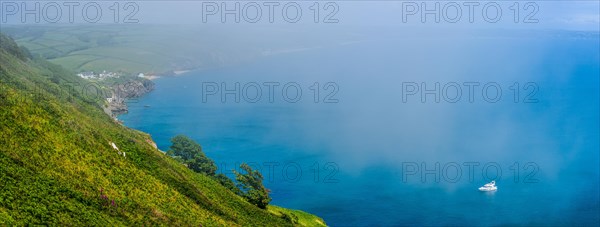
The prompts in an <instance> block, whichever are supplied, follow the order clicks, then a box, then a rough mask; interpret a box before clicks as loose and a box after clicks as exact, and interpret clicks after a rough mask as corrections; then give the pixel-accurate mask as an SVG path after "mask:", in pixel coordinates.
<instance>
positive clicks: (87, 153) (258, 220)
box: [0, 48, 320, 226]
mask: <svg viewBox="0 0 600 227" xmlns="http://www.w3.org/2000/svg"><path fill="white" fill-rule="evenodd" d="M0 62H1V63H2V64H0V82H1V83H0V130H1V133H0V182H2V184H0V225H7V224H8V225H13V224H24V223H53V224H71V225H140V224H167V225H184V226H190V225H195V226H198V225H199V224H202V225H204V226H215V225H221V226H223V225H227V226H236V225H269V226H285V225H290V223H289V222H286V221H285V220H283V219H282V218H280V217H278V215H274V214H273V213H270V212H269V211H265V210H261V209H258V208H256V207H254V206H253V205H251V204H249V203H247V202H246V201H244V200H243V199H242V198H241V197H239V196H237V195H234V194H233V193H231V192H230V191H228V190H227V189H225V188H224V187H222V186H221V185H219V184H218V183H216V182H215V181H213V180H212V179H209V178H208V177H205V176H204V175H201V174H196V173H193V172H191V171H190V170H188V169H187V168H185V167H184V166H182V165H181V164H178V163H177V162H176V161H175V160H173V159H171V158H168V157H166V156H165V155H164V154H163V153H161V152H159V151H157V150H156V149H154V148H153V147H152V146H151V145H149V144H148V142H147V140H149V139H150V138H149V136H148V135H146V134H144V133H141V132H138V131H135V130H132V129H128V128H126V127H124V126H121V125H119V124H117V123H115V122H113V121H112V120H111V119H110V118H109V117H108V116H106V115H105V114H104V113H103V112H102V110H101V109H99V108H98V107H97V104H96V101H95V100H93V99H90V100H86V99H87V98H84V97H83V96H82V95H81V94H80V92H77V91H73V90H69V89H65V87H68V86H69V85H72V84H73V83H79V84H83V83H84V81H82V80H80V79H79V78H77V77H76V76H73V75H72V74H65V75H61V77H60V79H56V78H55V77H52V76H53V75H55V74H60V73H64V71H61V69H60V68H57V67H56V66H51V67H49V65H48V64H45V63H33V62H32V61H28V62H24V61H22V60H20V59H18V58H16V57H15V56H14V55H13V54H10V53H8V52H7V51H6V50H5V49H2V48H0ZM49 69H50V70H49ZM52 78H54V79H52ZM75 87H78V86H75ZM109 142H114V143H115V144H116V145H117V146H118V147H119V148H120V150H121V151H125V152H126V157H123V156H121V155H119V154H118V153H117V151H115V150H113V149H112V148H111V147H110V145H109ZM101 190H102V192H101ZM101 193H102V194H104V195H106V196H107V197H108V201H112V200H114V201H115V206H113V205H111V203H110V202H108V201H106V200H103V199H102V198H101ZM286 211H288V212H293V211H290V210H286ZM298 213H299V214H298V215H297V216H302V213H300V212H298ZM308 217H309V218H308V219H307V220H311V219H312V220H320V219H319V218H317V217H314V216H308ZM306 223H308V224H307V225H318V224H319V223H318V222H312V223H311V222H306Z"/></svg>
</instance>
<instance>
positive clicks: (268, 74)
mask: <svg viewBox="0 0 600 227" xmlns="http://www.w3.org/2000/svg"><path fill="white" fill-rule="evenodd" d="M599 43H600V39H599V38H598V33H593V34H580V33H573V34H572V33H568V32H560V33H554V32H545V33H540V34H536V35H527V36H523V35H515V36H507V35H503V36H495V35H481V36H477V35H474V36H468V37H467V36H466V37H454V38H443V39H442V38H435V37H430V38H408V37H407V38H402V37H401V36H394V37H390V38H381V37H378V38H377V37H371V38H367V39H365V40H364V41H361V42H354V43H340V44H339V45H329V46H320V47H315V48H304V49H295V50H293V51H283V52H281V53H279V54H275V55H268V56H264V57H260V58H257V59H255V60H252V61H248V62H244V63H240V64H234V65H232V66H227V67H220V68H212V69H203V70H196V71H192V72H188V73H185V74H182V75H180V76H177V77H168V78H160V79H158V80H156V81H155V82H156V90H155V91H153V92H151V93H150V94H148V95H146V96H144V97H142V98H139V99H137V100H132V101H130V103H129V113H128V114H126V115H122V116H120V117H119V118H120V119H121V120H123V121H124V122H125V125H127V126H129V127H132V128H135V129H139V130H141V131H144V132H147V133H149V134H151V135H152V137H153V138H154V140H155V141H156V142H157V144H158V146H159V148H160V149H161V150H165V151H166V150H168V149H169V146H170V141H169V139H170V138H171V137H173V136H175V135H177V134H185V135H188V136H190V137H191V138H193V139H195V140H196V141H198V142H199V143H200V144H201V145H202V147H203V149H204V151H205V153H206V154H207V155H208V156H209V157H211V158H213V159H214V160H216V162H217V163H218V164H219V168H220V170H221V171H224V172H226V173H228V174H229V175H230V176H231V172H230V171H229V170H231V169H233V168H235V166H238V165H239V164H240V163H241V162H249V163H251V164H252V165H253V166H255V167H257V168H260V170H261V172H262V173H263V175H264V176H265V185H266V186H267V187H268V188H269V189H271V191H272V194H271V195H272V197H273V201H272V203H273V204H277V205H281V206H284V207H289V208H294V209H300V210H304V211H307V212H310V213H314V214H316V215H318V216H320V217H323V218H324V219H325V221H326V222H327V223H328V224H329V225H332V226H365V225H369V226H393V225H428V226H430V225H435V226H439V225H453V226H459V225H460V226H463V225H468V226H473V225H478V226H479V225H484V226H490V225H526V226H531V225H545V226H547V225H552V226H554V225H564V226H574V225H575V226H579V225H585V226H598V225H600V185H599V177H600V173H599V168H600V167H599V166H600V156H599V153H600V147H599V140H600V134H599V117H600V116H599V103H600V100H599V91H600V87H599V82H600V81H599V75H600V65H599V64H600V63H599V61H600V52H599V51H600V49H599V48H600V46H599ZM236 83H238V84H239V89H238V90H237V91H235V87H236ZM315 83H318V85H315ZM265 84H270V85H273V86H274V88H273V93H270V90H268V86H266V85H265ZM436 84H439V89H437V90H436ZM257 85H258V87H261V89H260V91H261V92H260V93H261V95H260V96H257V91H259V90H258V89H256V87H257ZM275 85H278V86H275ZM415 85H416V87H417V88H418V89H419V91H417V92H416V93H415V91H414V88H415V87H414V86H415ZM423 85H424V86H423ZM471 85H472V88H473V91H472V93H470V94H469V91H470V90H469V89H470V88H471V87H469V86H471ZM284 87H286V89H287V90H285V89H283V88H284ZM457 87H459V88H460V95H458V94H459V93H458V89H457ZM484 87H485V88H486V89H483V88H484ZM298 88H299V89H300V90H301V91H302V94H301V96H296V95H297V93H296V92H297V91H298ZM498 88H499V90H501V94H499V96H498V94H497V93H496V92H497V91H498ZM215 89H218V91H216V92H215ZM225 89H227V90H233V91H229V93H227V92H226V94H224V95H223V96H224V100H222V97H221V96H222V95H221V93H220V91H221V90H225ZM411 89H412V90H411ZM284 90H285V91H287V96H285V97H284V95H283V94H282V92H283V91H284ZM424 90H425V92H421V91H424ZM317 91H318V95H316V92H317ZM483 91H487V93H486V94H483V93H485V92H483ZM236 93H237V94H236ZM435 93H437V95H436V94H435ZM238 94H239V95H240V98H239V102H236V95H238ZM436 96H439V97H436ZM497 97H499V98H498V99H497ZM270 98H273V100H272V102H271V100H270ZM286 98H287V99H294V100H292V101H297V102H290V101H289V100H288V101H286V100H285V99H286ZM315 98H316V100H318V102H316V101H315ZM423 98H424V100H423ZM436 98H439V101H436ZM296 99H297V100H296ZM253 101H256V102H253ZM491 180H496V182H497V185H498V191H496V192H480V191H478V190H477V188H478V187H480V186H482V185H483V184H485V183H487V182H489V181H491Z"/></svg>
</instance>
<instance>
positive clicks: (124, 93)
mask: <svg viewBox="0 0 600 227" xmlns="http://www.w3.org/2000/svg"><path fill="white" fill-rule="evenodd" d="M152 90H154V82H152V81H151V80H147V79H141V80H130V81H127V82H125V83H122V84H116V85H114V86H112V87H111V90H110V93H111V97H109V98H107V100H106V101H107V102H108V104H107V105H106V106H104V107H103V109H104V112H106V113H107V114H108V115H110V116H111V117H113V118H115V117H116V116H118V115H119V114H124V113H127V111H128V109H127V100H129V99H135V98H139V97H142V96H144V95H145V94H147V93H149V92H151V91H152Z"/></svg>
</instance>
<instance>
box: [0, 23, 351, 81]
mask: <svg viewBox="0 0 600 227" xmlns="http://www.w3.org/2000/svg"><path fill="white" fill-rule="evenodd" d="M2 30H3V32H5V33H7V34H9V35H10V36H12V37H13V38H14V39H15V40H16V41H17V43H18V44H19V45H20V46H23V47H26V48H27V49H28V50H29V51H30V52H32V53H33V54H34V55H39V56H41V57H43V58H46V59H48V60H50V61H51V62H53V63H57V64H59V65H62V66H64V67H66V68H67V69H70V70H72V71H74V72H83V71H102V70H106V71H112V72H119V71H120V72H122V73H125V74H137V73H154V74H164V73H170V72H172V71H175V70H189V69H198V68H200V69H201V68H209V67H219V66H223V65H231V64H235V63H239V62H244V61H248V60H253V59H256V58H257V57H261V56H263V55H264V52H265V51H272V52H286V51H285V50H289V49H303V48H313V47H323V46H327V45H331V44H336V42H339V43H343V42H345V41H344V39H350V40H352V38H351V37H352V36H351V35H349V36H348V37H347V38H346V37H343V38H341V37H330V36H327V35H320V36H315V37H310V36H306V35H303V38H302V39H300V38H299V37H301V36H300V35H299V34H306V32H304V31H302V30H292V29H287V28H277V27H274V28H264V27H255V28H253V27H250V28H242V27H235V26H231V27H227V26H221V27H219V26H212V27H211V26H200V25H196V26H192V25H179V26H175V25H85V26H83V25H70V26H69V25H55V26H50V25H45V26H41V25H38V26H5V27H3V29H2ZM315 34H326V32H319V33H315ZM334 40H336V41H334ZM340 40H341V41H340ZM300 43H303V44H300Z"/></svg>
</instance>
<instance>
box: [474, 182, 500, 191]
mask: <svg viewBox="0 0 600 227" xmlns="http://www.w3.org/2000/svg"><path fill="white" fill-rule="evenodd" d="M496 190H498V187H496V181H492V182H490V183H487V184H485V185H483V187H480V188H479V191H482V192H490V191H496Z"/></svg>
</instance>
